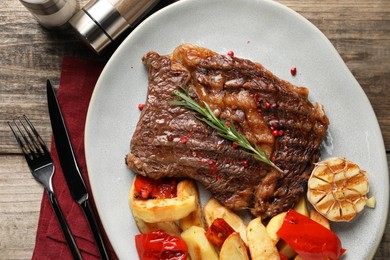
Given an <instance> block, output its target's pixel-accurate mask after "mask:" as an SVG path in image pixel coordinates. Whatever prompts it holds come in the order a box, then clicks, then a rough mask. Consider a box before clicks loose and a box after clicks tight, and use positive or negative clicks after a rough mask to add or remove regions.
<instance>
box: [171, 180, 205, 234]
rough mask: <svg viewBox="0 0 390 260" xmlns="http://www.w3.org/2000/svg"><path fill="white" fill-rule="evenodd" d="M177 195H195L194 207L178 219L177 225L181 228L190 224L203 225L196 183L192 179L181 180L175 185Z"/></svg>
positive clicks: (183, 228) (188, 226)
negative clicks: (186, 214)
mask: <svg viewBox="0 0 390 260" xmlns="http://www.w3.org/2000/svg"><path fill="white" fill-rule="evenodd" d="M177 196H178V197H186V196H187V197H188V196H195V204H196V208H195V210H194V211H192V212H191V213H190V214H189V215H188V216H186V217H184V218H182V219H179V226H180V228H181V229H182V230H186V229H188V228H190V227H192V226H198V227H202V228H204V227H205V222H204V219H203V214H202V206H201V205H200V199H199V191H198V187H197V186H196V183H195V182H194V181H192V180H184V181H181V182H180V183H179V184H178V185H177Z"/></svg>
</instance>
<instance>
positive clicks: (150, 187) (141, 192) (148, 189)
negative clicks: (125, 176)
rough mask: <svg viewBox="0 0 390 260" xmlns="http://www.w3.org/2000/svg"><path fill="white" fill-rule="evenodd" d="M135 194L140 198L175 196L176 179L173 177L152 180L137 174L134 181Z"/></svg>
mask: <svg viewBox="0 0 390 260" xmlns="http://www.w3.org/2000/svg"><path fill="white" fill-rule="evenodd" d="M134 189H135V191H134V192H135V195H136V196H137V197H138V198H141V199H166V198H174V197H176V196H177V181H176V179H173V178H165V179H159V180H154V179H151V178H147V177H144V176H141V175H137V177H136V179H135V182H134Z"/></svg>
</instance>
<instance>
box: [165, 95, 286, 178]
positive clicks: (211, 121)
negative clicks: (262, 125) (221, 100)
mask: <svg viewBox="0 0 390 260" xmlns="http://www.w3.org/2000/svg"><path fill="white" fill-rule="evenodd" d="M173 93H174V94H175V95H176V96H177V97H179V98H180V100H173V101H171V104H173V105H178V106H182V107H185V108H188V109H190V110H193V111H196V112H198V113H199V114H201V115H202V116H203V117H196V118H197V119H199V120H200V121H202V122H204V123H206V124H208V125H209V126H210V127H212V128H214V129H215V130H217V131H218V134H219V135H220V136H221V137H223V138H225V139H228V140H230V141H232V142H235V143H236V144H237V145H238V146H240V147H243V148H245V149H247V150H248V151H249V152H248V153H249V154H250V155H252V156H253V157H254V158H255V159H257V160H259V161H261V162H263V163H266V164H268V165H270V166H272V167H274V168H275V169H277V170H278V171H280V172H283V171H282V170H281V169H280V168H279V167H278V166H276V165H275V164H274V163H273V162H272V161H271V160H270V159H269V158H268V156H267V154H266V153H265V152H263V151H261V150H260V149H259V148H258V147H257V146H256V145H255V146H252V145H251V143H249V141H248V140H247V139H246V138H245V136H244V135H242V134H241V133H239V132H238V131H237V129H236V128H235V127H234V124H233V122H230V124H226V122H224V121H222V120H220V119H218V118H217V117H216V116H215V115H214V113H213V112H212V111H211V109H210V106H209V105H208V104H207V103H206V102H204V101H202V102H203V105H204V106H205V107H204V108H203V107H202V106H200V105H199V104H198V103H197V102H196V101H195V100H193V99H192V98H191V97H190V96H189V95H188V90H187V89H184V88H183V91H174V92H173Z"/></svg>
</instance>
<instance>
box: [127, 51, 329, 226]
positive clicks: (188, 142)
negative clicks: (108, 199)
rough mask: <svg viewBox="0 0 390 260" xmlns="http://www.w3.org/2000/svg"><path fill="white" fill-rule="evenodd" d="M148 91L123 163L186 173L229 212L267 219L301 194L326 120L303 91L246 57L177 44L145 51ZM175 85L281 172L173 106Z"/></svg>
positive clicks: (154, 173)
mask: <svg viewBox="0 0 390 260" xmlns="http://www.w3.org/2000/svg"><path fill="white" fill-rule="evenodd" d="M143 62H144V63H145V65H146V66H147V68H148V71H149V88H148V97H147V101H146V104H145V107H144V109H143V110H142V113H141V117H140V120H139V122H138V125H137V127H136V130H135V132H134V135H133V137H132V140H131V144H130V147H131V152H130V153H129V154H128V155H127V156H126V163H127V165H128V167H129V168H130V169H131V170H133V171H134V172H135V173H138V174H141V175H145V176H149V177H151V178H162V177H179V178H182V177H183V178H191V179H194V180H196V181H198V182H199V183H201V184H202V185H203V186H204V187H205V188H206V189H207V190H209V191H210V192H211V193H212V195H213V196H214V197H215V198H216V199H217V200H219V201H220V202H221V203H223V204H224V205H226V206H227V207H229V208H231V209H233V210H243V209H249V210H250V211H251V213H252V214H253V215H255V216H261V217H262V218H268V217H272V216H274V215H276V214H277V213H279V212H281V211H285V210H287V209H288V208H290V207H292V206H293V205H294V203H295V202H296V201H297V199H298V198H299V196H300V195H301V194H303V193H304V191H305V189H306V184H307V180H308V177H309V175H310V172H311V170H312V168H313V164H314V163H316V162H317V161H318V159H319V156H320V151H319V147H320V144H321V142H322V140H323V138H324V137H325V133H326V130H327V127H328V124H329V122H328V119H327V117H326V116H325V114H324V112H323V109H322V107H321V105H319V104H312V103H310V102H309V101H308V90H307V89H306V88H302V87H295V86H293V85H292V84H290V83H288V82H286V81H284V80H281V79H279V78H278V77H276V76H275V75H273V74H272V73H271V72H269V71H267V70H266V69H265V68H264V67H263V66H261V65H260V64H258V63H254V62H251V61H249V60H245V59H240V58H236V57H230V56H228V55H220V54H217V53H215V52H213V51H211V50H208V49H205V48H200V47H197V46H193V45H189V44H184V45H181V46H179V47H177V48H176V49H175V50H174V52H173V54H172V55H170V56H161V55H159V54H157V53H155V52H149V53H147V54H146V55H145V56H144V57H143ZM181 87H185V88H189V95H190V96H191V97H192V98H193V99H195V100H196V101H197V102H198V103H199V104H200V103H201V101H204V102H206V103H207V104H208V105H209V106H210V107H211V109H212V111H213V112H214V114H216V115H217V116H218V118H220V119H223V120H226V122H232V123H234V126H235V127H236V128H237V129H238V131H239V132H241V133H243V134H244V135H245V137H246V138H247V139H248V140H249V141H250V142H251V143H252V144H256V145H257V146H258V147H259V148H260V150H262V151H265V152H266V153H267V155H269V158H272V160H273V161H274V162H275V164H276V165H277V166H278V167H280V168H281V169H282V170H283V171H282V172H280V171H278V170H276V169H275V168H273V167H271V166H269V165H267V164H264V163H262V162H260V161H257V160H255V159H254V158H252V157H251V156H250V155H248V154H247V153H246V152H245V149H243V148H240V147H236V145H234V143H232V142H231V141H228V140H225V139H223V138H221V137H220V136H219V135H218V133H217V132H216V131H214V130H213V129H212V128H210V127H209V126H207V125H206V124H205V123H203V122H201V121H200V120H199V119H197V118H196V117H199V116H200V115H199V114H196V112H193V111H190V110H189V109H186V108H183V107H180V106H177V105H173V104H171V103H170V102H171V101H172V100H175V99H177V97H176V96H175V95H174V94H173V92H174V91H175V90H179V89H180V88H181Z"/></svg>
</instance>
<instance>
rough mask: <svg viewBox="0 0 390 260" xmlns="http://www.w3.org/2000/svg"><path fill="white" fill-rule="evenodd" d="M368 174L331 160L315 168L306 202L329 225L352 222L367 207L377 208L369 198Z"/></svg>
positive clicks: (341, 160) (340, 159)
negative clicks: (330, 223) (325, 219)
mask: <svg viewBox="0 0 390 260" xmlns="http://www.w3.org/2000/svg"><path fill="white" fill-rule="evenodd" d="M368 191H369V183H368V179H367V176H366V172H365V171H363V170H361V169H360V168H359V166H358V165H357V164H355V163H353V162H350V161H348V160H346V159H344V158H337V157H334V158H330V159H327V160H325V161H322V162H319V163H317V164H316V166H315V168H314V170H313V172H312V174H311V176H310V178H309V182H308V191H307V199H308V200H309V202H310V203H311V204H312V205H313V207H314V208H315V209H316V210H317V211H318V212H319V213H321V214H322V215H323V216H324V217H326V218H327V219H329V220H330V221H336V222H347V221H350V220H352V219H353V218H354V217H355V216H356V215H357V213H359V212H360V211H362V210H363V208H364V206H365V205H367V206H369V207H375V198H374V197H372V198H370V199H368V198H367V193H368Z"/></svg>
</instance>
